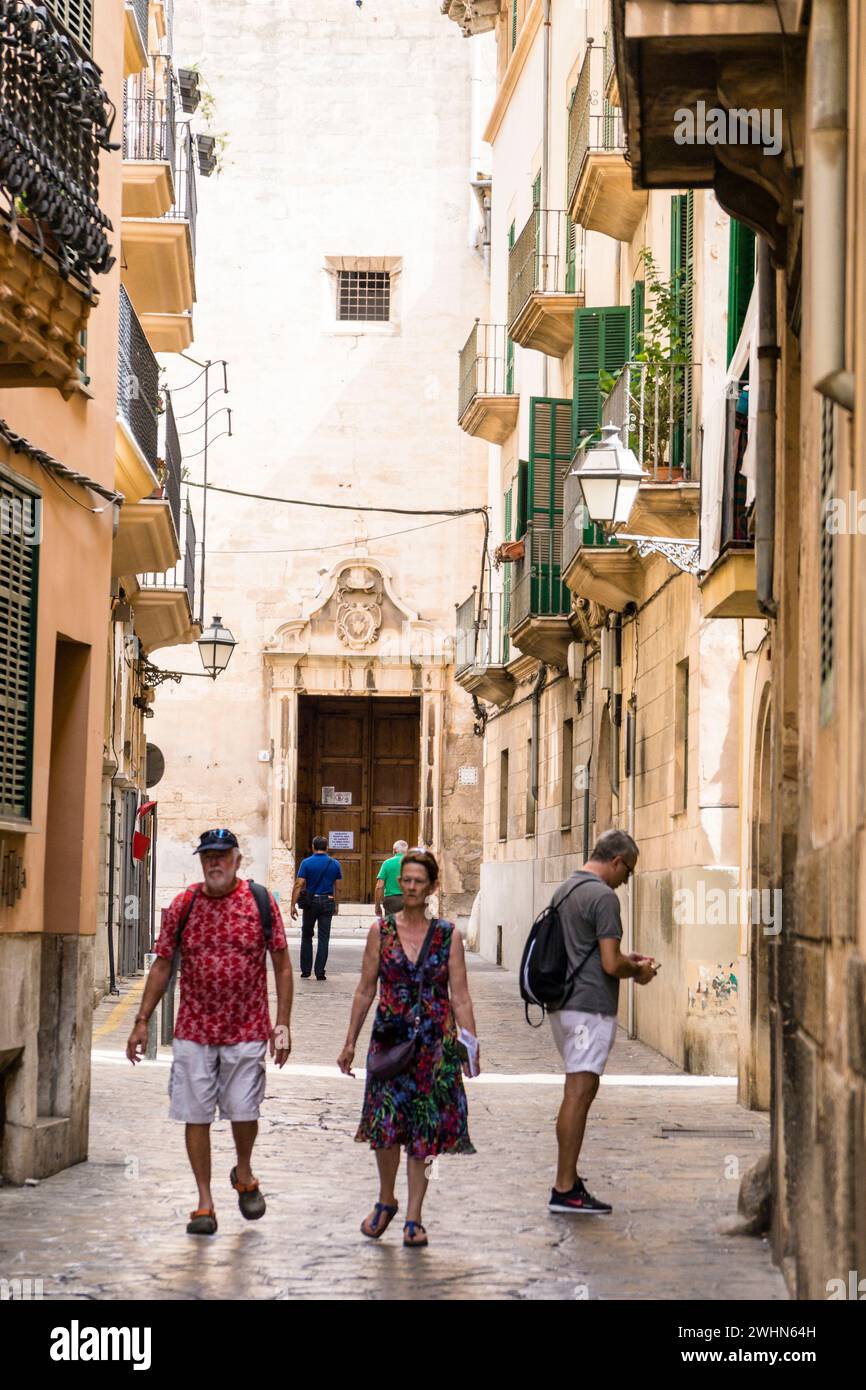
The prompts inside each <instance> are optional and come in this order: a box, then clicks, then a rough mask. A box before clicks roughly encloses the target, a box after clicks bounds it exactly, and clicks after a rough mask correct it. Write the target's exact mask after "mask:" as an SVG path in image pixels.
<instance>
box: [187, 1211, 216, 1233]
mask: <svg viewBox="0 0 866 1390" xmlns="http://www.w3.org/2000/svg"><path fill="white" fill-rule="evenodd" d="M216 1230H217V1219H216V1213H215V1211H214V1209H213V1207H199V1209H198V1211H191V1212H190V1214H189V1223H188V1225H187V1228H186V1233H187V1235H188V1236H215V1235H216Z"/></svg>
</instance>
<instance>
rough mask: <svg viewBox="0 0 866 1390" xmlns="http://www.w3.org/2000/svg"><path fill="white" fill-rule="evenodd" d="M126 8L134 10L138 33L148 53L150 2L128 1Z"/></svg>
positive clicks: (145, 0) (146, 0)
mask: <svg viewBox="0 0 866 1390" xmlns="http://www.w3.org/2000/svg"><path fill="white" fill-rule="evenodd" d="M126 8H127V9H128V10H132V12H133V14H134V15H135V18H136V20H137V21H138V32H139V33H140V34H141V42H142V43H143V44H144V51H145V53H146V52H147V15H148V10H149V9H150V4H149V0H126Z"/></svg>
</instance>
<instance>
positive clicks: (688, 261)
mask: <svg viewBox="0 0 866 1390" xmlns="http://www.w3.org/2000/svg"><path fill="white" fill-rule="evenodd" d="M694 208H695V198H694V192H693V191H692V189H689V191H688V193H675V194H674V196H673V197H672V198H671V277H672V278H673V277H674V276H677V277H678V283H677V291H676V304H677V337H678V338H679V344H678V346H677V357H678V358H679V359H680V360H682V361H685V362H691V360H692V334H693V332H694V308H695V273H694V221H695V216H694ZM682 378H683V379H682V386H681V391H682V401H683V418H684V428H683V430H677V431H676V432H675V434H674V437H673V440H672V441H671V463H673V464H674V465H675V466H678V467H681V466H685V467H686V468H689V467H690V464H691V452H692V449H691V441H692V415H693V410H694V401H693V386H692V374H691V372H683V374H682Z"/></svg>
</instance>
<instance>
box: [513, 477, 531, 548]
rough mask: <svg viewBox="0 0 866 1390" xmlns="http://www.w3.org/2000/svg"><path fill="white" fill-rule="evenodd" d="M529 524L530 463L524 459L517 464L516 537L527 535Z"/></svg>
mask: <svg viewBox="0 0 866 1390" xmlns="http://www.w3.org/2000/svg"><path fill="white" fill-rule="evenodd" d="M528 525H529V464H528V463H526V462H525V461H524V460H523V459H521V460H520V462H519V463H518V465H517V516H516V524H515V528H514V536H515V539H519V538H520V537H521V536H525V535H526V528H527V526H528Z"/></svg>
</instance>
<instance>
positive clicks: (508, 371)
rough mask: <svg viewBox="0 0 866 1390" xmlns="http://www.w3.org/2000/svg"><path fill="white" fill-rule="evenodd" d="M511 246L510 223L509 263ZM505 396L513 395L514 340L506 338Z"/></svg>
mask: <svg viewBox="0 0 866 1390" xmlns="http://www.w3.org/2000/svg"><path fill="white" fill-rule="evenodd" d="M513 246H514V223H513V222H512V224H511V226H510V227H509V228H508V251H509V262H510V252H511V249H512V247H513ZM505 394H506V395H507V396H511V395H513V394H514V339H513V338H510V337H506V339H505Z"/></svg>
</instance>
